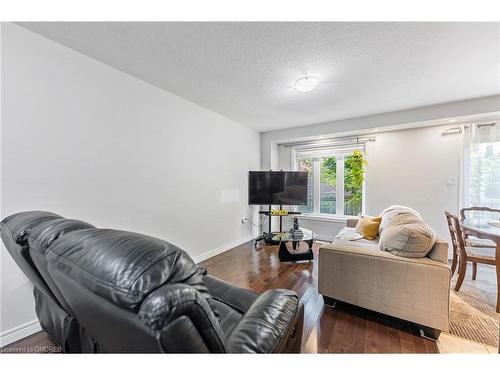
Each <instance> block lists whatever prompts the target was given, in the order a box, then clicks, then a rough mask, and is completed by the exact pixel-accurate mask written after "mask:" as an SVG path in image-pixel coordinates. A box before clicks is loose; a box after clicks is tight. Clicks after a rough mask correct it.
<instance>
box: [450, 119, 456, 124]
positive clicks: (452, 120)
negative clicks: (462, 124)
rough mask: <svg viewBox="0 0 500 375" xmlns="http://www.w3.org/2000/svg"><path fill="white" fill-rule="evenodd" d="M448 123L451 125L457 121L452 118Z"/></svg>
mask: <svg viewBox="0 0 500 375" xmlns="http://www.w3.org/2000/svg"><path fill="white" fill-rule="evenodd" d="M448 122H449V123H450V124H451V123H452V122H457V120H456V119H454V118H452V119H449V120H448Z"/></svg>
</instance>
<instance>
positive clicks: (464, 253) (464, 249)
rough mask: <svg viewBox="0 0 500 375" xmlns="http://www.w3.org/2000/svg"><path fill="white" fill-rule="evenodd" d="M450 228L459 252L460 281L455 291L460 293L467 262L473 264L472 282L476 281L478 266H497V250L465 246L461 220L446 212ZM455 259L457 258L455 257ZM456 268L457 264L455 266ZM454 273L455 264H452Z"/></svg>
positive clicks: (455, 247) (454, 244)
mask: <svg viewBox="0 0 500 375" xmlns="http://www.w3.org/2000/svg"><path fill="white" fill-rule="evenodd" d="M445 214H446V220H447V221H448V228H449V229H450V235H451V237H452V242H453V249H454V251H455V249H456V251H457V258H458V279H457V283H456V284H455V291H457V292H458V291H459V290H460V287H461V286H462V283H463V281H464V278H465V274H466V272H467V262H471V263H472V280H476V275H477V264H478V263H481V264H489V265H491V266H496V261H495V249H493V248H491V247H472V246H466V245H465V236H464V232H463V231H462V227H461V226H460V220H459V219H458V217H457V216H456V215H453V214H452V213H450V212H447V211H445ZM454 257H455V256H454ZM455 268H456V264H455ZM452 272H453V263H452Z"/></svg>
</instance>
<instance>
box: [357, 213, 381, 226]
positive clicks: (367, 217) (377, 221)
mask: <svg viewBox="0 0 500 375" xmlns="http://www.w3.org/2000/svg"><path fill="white" fill-rule="evenodd" d="M361 217H362V218H366V219H370V220H371V221H374V222H376V223H379V224H380V223H381V222H382V217H380V216H368V215H363V216H361Z"/></svg>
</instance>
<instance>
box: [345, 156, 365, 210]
mask: <svg viewBox="0 0 500 375" xmlns="http://www.w3.org/2000/svg"><path fill="white" fill-rule="evenodd" d="M367 165H368V162H367V161H366V159H365V157H364V155H363V153H362V152H361V151H359V150H356V151H354V152H353V154H352V155H349V156H347V157H346V158H345V166H344V192H345V193H344V195H345V197H346V198H347V199H346V200H345V206H346V211H347V209H348V208H349V207H351V208H353V209H354V211H357V212H350V213H349V214H358V213H359V212H361V205H362V199H363V197H362V190H363V181H364V180H365V167H366V166H367Z"/></svg>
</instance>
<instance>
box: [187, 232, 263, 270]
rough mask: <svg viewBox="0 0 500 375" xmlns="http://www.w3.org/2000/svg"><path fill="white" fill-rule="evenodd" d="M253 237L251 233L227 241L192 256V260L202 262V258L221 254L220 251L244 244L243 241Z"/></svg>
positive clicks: (205, 258)
mask: <svg viewBox="0 0 500 375" xmlns="http://www.w3.org/2000/svg"><path fill="white" fill-rule="evenodd" d="M255 237H256V236H255V235H253V234H252V235H249V236H247V237H244V238H240V239H239V240H236V241H233V242H230V243H227V244H225V245H222V246H220V247H218V248H216V249H213V250H210V251H207V252H206V253H203V254H201V255H198V256H196V257H193V260H194V262H195V263H200V262H203V261H204V260H207V259H209V258H212V257H214V256H216V255H218V254H222V253H224V252H226V251H228V250H231V249H232V248H234V247H236V246H240V245H241V244H244V243H245V242H248V241H251V240H253V239H254V238H255Z"/></svg>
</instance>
